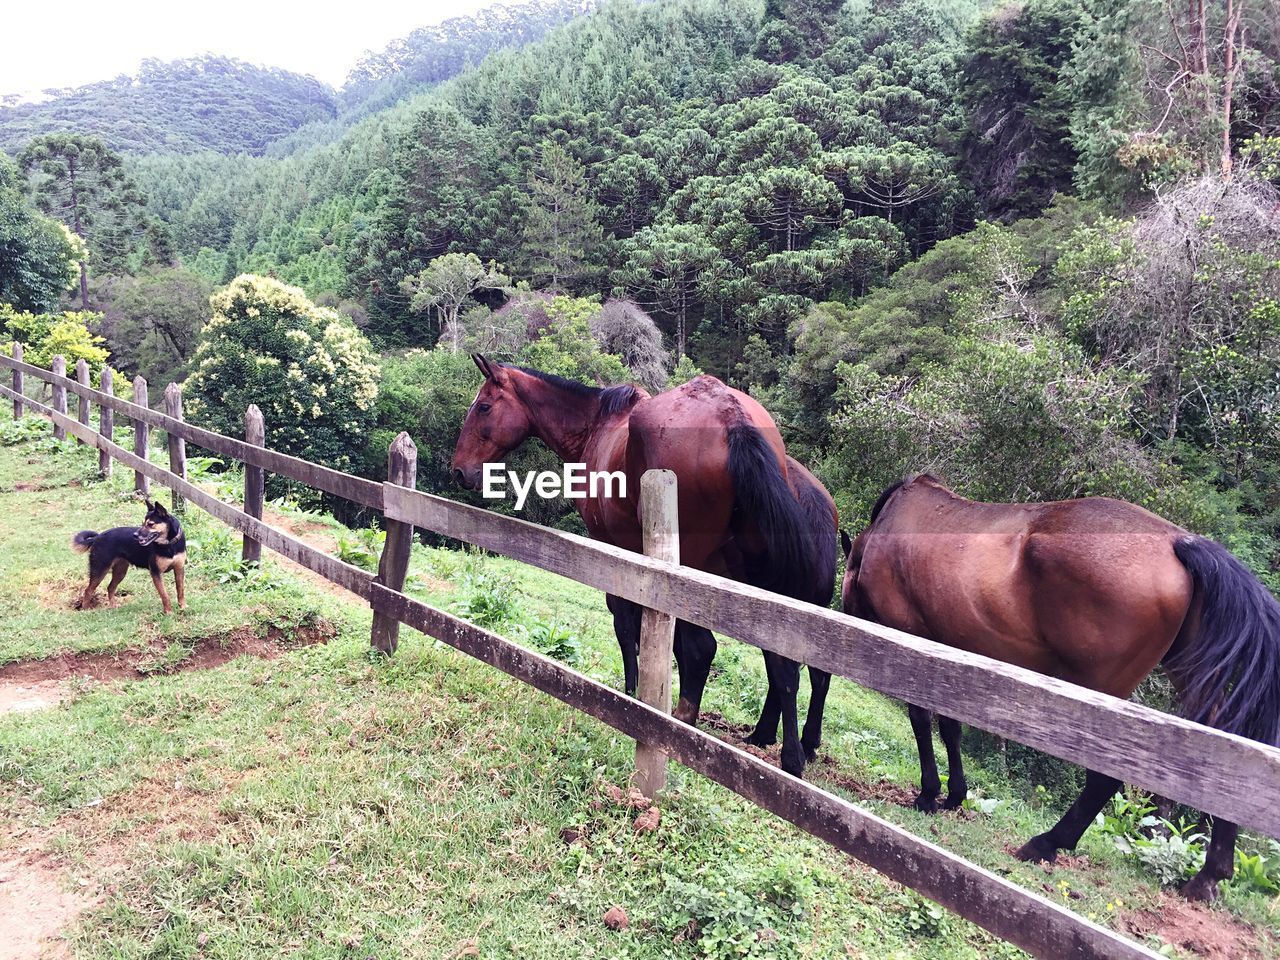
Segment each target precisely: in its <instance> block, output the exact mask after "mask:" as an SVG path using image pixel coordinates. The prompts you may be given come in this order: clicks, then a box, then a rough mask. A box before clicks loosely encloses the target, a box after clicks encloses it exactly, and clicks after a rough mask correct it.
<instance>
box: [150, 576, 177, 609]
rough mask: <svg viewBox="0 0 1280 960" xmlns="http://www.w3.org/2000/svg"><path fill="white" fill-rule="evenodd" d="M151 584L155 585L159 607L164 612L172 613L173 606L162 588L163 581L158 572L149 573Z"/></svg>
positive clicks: (166, 592)
mask: <svg viewBox="0 0 1280 960" xmlns="http://www.w3.org/2000/svg"><path fill="white" fill-rule="evenodd" d="M151 582H152V583H154V584H155V585H156V593H158V594H160V605H161V606H162V607H164V612H165V613H173V605H172V604H171V603H169V593H168V591H166V590H165V588H164V580H163V579H162V578H161V576H160V571H159V570H152V571H151Z"/></svg>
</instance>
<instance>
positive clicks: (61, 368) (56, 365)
mask: <svg viewBox="0 0 1280 960" xmlns="http://www.w3.org/2000/svg"><path fill="white" fill-rule="evenodd" d="M53 372H54V375H55V376H59V377H65V376H66V375H67V361H66V360H65V359H64V358H63V356H62V354H58V355H57V356H56V357H54V358H53ZM53 409H54V410H56V411H57V412H58V413H61V414H63V415H64V416H65V415H66V412H67V388H66V387H64V386H63V385H62V384H60V383H55V384H54V385H53ZM53 439H55V440H65V439H67V428H66V427H62V426H59V425H58V424H57V423H54V425H53Z"/></svg>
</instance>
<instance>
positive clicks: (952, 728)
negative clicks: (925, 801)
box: [938, 715, 969, 810]
mask: <svg viewBox="0 0 1280 960" xmlns="http://www.w3.org/2000/svg"><path fill="white" fill-rule="evenodd" d="M938 733H940V734H941V735H942V742H943V744H944V745H945V746H946V748H947V799H946V801H945V802H944V803H943V804H942V809H943V810H955V809H956V808H958V807H959V806H960V805H961V804H963V803H964V800H965V797H967V796H968V795H969V781H968V780H966V779H965V775H964V757H963V756H962V755H961V753H960V733H961V729H960V721H959V720H952V719H951V718H950V717H944V716H941V715H939V717H938Z"/></svg>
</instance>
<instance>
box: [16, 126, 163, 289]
mask: <svg viewBox="0 0 1280 960" xmlns="http://www.w3.org/2000/svg"><path fill="white" fill-rule="evenodd" d="M18 165H19V166H20V167H21V168H22V169H23V170H24V171H25V172H26V173H27V174H28V175H29V176H30V177H31V178H32V189H33V191H34V192H35V196H36V203H37V204H38V206H39V207H40V209H41V210H42V211H44V212H45V213H47V214H49V215H50V216H52V217H56V218H57V219H58V220H60V221H62V222H63V223H65V224H66V225H67V226H68V227H70V228H71V231H72V232H73V233H74V234H75V235H76V236H77V237H79V238H80V239H81V240H83V241H85V243H86V244H87V245H88V249H89V256H91V257H93V258H94V260H95V261H97V262H99V263H103V264H107V265H112V264H118V263H119V261H121V260H122V259H123V257H124V256H125V254H127V253H128V252H129V251H130V250H131V249H132V247H133V245H134V241H135V240H136V238H137V236H138V235H140V233H141V229H142V219H143V218H142V210H143V207H144V201H143V198H142V194H141V193H140V192H139V191H138V188H137V187H136V186H135V184H134V183H133V180H132V179H131V178H130V177H129V175H128V174H127V173H126V171H125V168H124V162H123V161H122V160H121V158H120V155H119V154H118V153H116V152H115V151H114V150H111V149H109V148H108V147H107V145H106V144H105V143H103V142H102V141H101V140H99V139H98V138H97V137H86V136H82V135H80V134H71V133H51V134H46V135H45V136H42V137H36V138H35V139H34V140H32V141H31V142H30V143H29V144H27V147H26V149H25V150H23V151H22V153H21V155H20V156H19V157H18ZM80 307H81V309H83V310H88V309H89V269H88V264H87V259H86V258H85V257H83V256H82V258H81V260H80Z"/></svg>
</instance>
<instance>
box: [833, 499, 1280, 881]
mask: <svg viewBox="0 0 1280 960" xmlns="http://www.w3.org/2000/svg"><path fill="white" fill-rule="evenodd" d="M845 550H846V552H847V554H848V564H847V568H846V573H845V580H844V585H843V589H842V598H843V601H844V608H845V612H846V613H851V614H854V615H855V616H859V617H863V618H864V619H868V620H874V621H876V622H878V623H883V624H885V625H886V626H890V627H895V628H897V629H899V630H904V631H906V632H908V633H914V634H917V635H918V636H922V637H927V638H929V639H931V640H936V641H938V642H939V643H945V644H948V645H949V646H953V647H959V648H960V649H963V650H968V651H971V652H973V653H979V654H983V655H984V656H988V657H992V658H994V659H996V660H1003V661H1005V662H1007V663H1014V664H1017V665H1018V666H1021V667H1025V668H1027V669H1029V670H1035V671H1037V672H1039V673H1043V674H1048V675H1050V676H1054V677H1059V678H1061V679H1063V680H1068V681H1070V682H1072V683H1076V684H1080V685H1081V686H1084V687H1089V688H1090V689H1093V690H1099V691H1102V692H1103V693H1109V694H1111V695H1113V696H1116V697H1128V696H1129V695H1130V694H1131V693H1132V692H1133V691H1134V689H1135V688H1136V687H1137V686H1138V683H1139V682H1140V681H1141V680H1142V678H1143V677H1145V676H1146V675H1147V674H1148V673H1149V672H1151V670H1153V669H1154V668H1155V667H1156V665H1157V664H1163V666H1164V669H1165V671H1166V673H1167V674H1168V675H1169V677H1170V679H1171V680H1172V682H1173V684H1174V686H1175V688H1176V689H1177V690H1178V694H1179V697H1180V699H1181V701H1182V705H1183V708H1184V712H1185V713H1186V715H1187V716H1188V717H1190V718H1191V719H1193V720H1196V721H1198V722H1200V723H1206V724H1209V725H1211V726H1214V727H1217V728H1218V729H1220V730H1226V731H1228V732H1230V733H1235V734H1239V735H1241V736H1244V737H1249V738H1251V739H1253V740H1258V741H1260V742H1262V743H1265V744H1268V745H1273V746H1274V745H1277V736H1278V734H1280V603H1277V602H1276V600H1275V598H1274V597H1272V595H1271V594H1270V593H1269V592H1268V591H1267V589H1266V587H1265V586H1263V584H1262V583H1261V582H1260V581H1259V580H1258V579H1257V578H1256V577H1255V576H1254V575H1253V574H1252V573H1251V572H1249V570H1248V569H1247V568H1245V567H1244V565H1243V564H1241V563H1240V562H1239V561H1238V560H1236V559H1235V558H1234V557H1233V556H1232V555H1231V554H1230V553H1228V552H1227V550H1226V549H1225V548H1224V547H1222V546H1221V545H1219V544H1217V543H1215V542H1214V541H1212V540H1207V539H1205V538H1204V537H1197V536H1194V535H1192V534H1190V533H1188V532H1187V531H1186V530H1183V529H1182V528H1181V527H1178V526H1176V525H1175V524H1172V523H1170V522H1169V521H1167V520H1164V519H1162V518H1160V517H1158V516H1156V515H1155V514H1153V513H1149V512H1148V511H1146V510H1144V509H1142V508H1141V507H1138V506H1135V505H1134V504H1131V503H1124V502H1122V501H1119V500H1111V499H1108V498H1105V497H1091V498H1088V499H1083V500H1065V501H1059V502H1056V503H978V502H975V501H972V500H966V499H965V498H963V497H960V496H958V495H956V494H955V493H953V492H952V491H950V490H948V489H947V488H946V487H944V486H943V485H942V484H941V483H939V482H938V481H937V480H935V479H933V478H932V477H929V476H924V475H920V476H915V477H911V478H908V479H907V480H906V481H904V482H902V483H900V484H895V485H894V486H892V487H890V488H889V489H888V490H886V491H885V492H884V494H883V495H882V496H881V497H880V500H879V502H878V503H877V504H876V506H875V508H874V509H873V511H872V517H871V524H870V526H869V527H868V528H867V529H866V530H864V531H863V532H862V533H861V534H860V535H859V536H858V538H857V539H856V540H855V541H854V542H853V543H852V544H850V543H849V542H848V538H847V537H846V538H845ZM1026 707H1027V709H1028V710H1034V709H1035V704H1027V705H1026ZM909 713H910V717H911V726H912V729H913V730H914V732H915V737H916V744H917V746H918V748H919V751H920V771H921V775H920V795H919V797H918V798H917V799H916V807H917V808H918V809H920V810H924V811H926V812H932V811H934V810H936V809H937V807H938V794H939V792H940V790H941V783H940V778H939V776H938V768H937V764H936V762H935V760H934V754H933V737H932V729H931V727H932V715H931V714H930V713H929V711H927V710H923V709H921V708H919V707H915V706H912V707H910V710H909ZM938 726H939V730H940V732H941V734H942V739H943V742H944V744H945V745H946V748H947V760H948V764H949V766H950V777H949V781H948V795H947V799H946V801H945V802H944V804H943V806H945V807H956V806H959V805H960V803H961V802H962V801H963V800H964V798H965V793H966V789H967V785H966V782H965V776H964V767H963V764H962V762H961V757H960V724H959V723H957V722H956V721H955V720H951V719H948V718H945V717H940V718H939V722H938ZM1119 787H1120V781H1119V780H1116V779H1114V778H1113V777H1108V776H1104V775H1103V774H1100V773H1097V772H1095V771H1092V770H1089V771H1087V776H1086V779H1085V786H1084V790H1083V792H1082V793H1081V794H1080V797H1079V799H1077V800H1076V802H1075V803H1074V804H1073V805H1072V806H1071V809H1069V810H1068V811H1067V812H1066V814H1065V815H1064V816H1063V817H1062V819H1061V820H1060V821H1059V822H1058V823H1057V825H1055V826H1054V827H1053V828H1052V829H1051V830H1049V831H1047V832H1046V833H1042V834H1040V835H1039V836H1036V837H1032V838H1031V839H1030V840H1028V841H1027V843H1026V844H1024V845H1023V847H1022V848H1021V850H1019V851H1018V856H1019V857H1021V858H1022V859H1024V860H1053V859H1054V857H1055V855H1056V853H1057V851H1058V850H1060V849H1068V850H1070V849H1074V847H1075V846H1076V844H1077V842H1079V840H1080V838H1081V837H1082V836H1083V835H1084V831H1085V830H1086V829H1087V828H1088V826H1089V824H1090V823H1092V822H1093V819H1094V817H1095V816H1097V814H1098V812H1099V811H1100V810H1101V809H1102V807H1103V806H1104V805H1105V804H1106V802H1107V801H1108V800H1109V799H1110V798H1111V796H1112V794H1114V793H1115V792H1116V790H1117V789H1118V788H1119ZM1235 840H1236V825H1235V824H1232V823H1228V822H1226V821H1223V820H1217V821H1216V822H1215V823H1214V826H1213V839H1212V842H1211V843H1210V846H1209V852H1208V855H1207V856H1206V858H1205V864H1204V867H1203V869H1201V871H1200V872H1199V873H1198V874H1196V876H1195V877H1193V878H1192V879H1191V880H1190V881H1189V882H1188V883H1187V884H1186V886H1185V887H1184V888H1183V892H1184V893H1186V894H1187V895H1188V896H1189V897H1192V898H1195V899H1203V900H1209V899H1213V897H1214V896H1216V893H1217V886H1218V882H1219V881H1220V880H1224V879H1226V878H1228V877H1230V876H1231V874H1232V872H1233V868H1234V854H1235Z"/></svg>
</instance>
